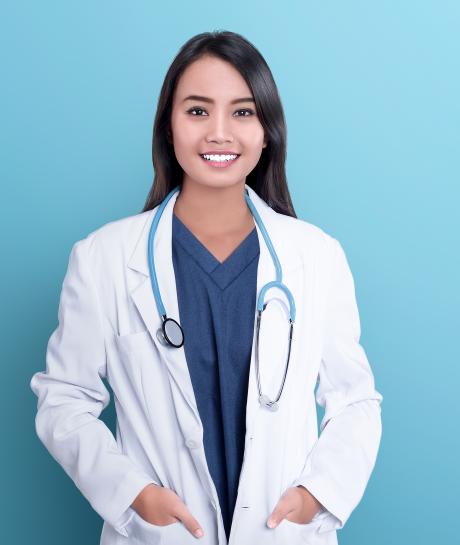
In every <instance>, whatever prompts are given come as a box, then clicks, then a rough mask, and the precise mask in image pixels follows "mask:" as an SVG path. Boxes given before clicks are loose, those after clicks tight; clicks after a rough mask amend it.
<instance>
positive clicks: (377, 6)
mask: <svg viewBox="0 0 460 545" xmlns="http://www.w3.org/2000/svg"><path fill="white" fill-rule="evenodd" d="M164 5H165V4H163V3H157V2H153V1H150V2H148V1H133V2H120V1H113V0H112V1H110V2H109V1H106V0H105V1H94V0H93V1H91V2H89V1H83V0H82V1H80V2H57V1H55V2H51V1H46V0H42V1H41V2H31V1H20V0H16V1H14V2H6V3H5V4H4V5H3V9H2V17H1V19H2V22H1V23H0V24H1V28H0V30H1V32H0V40H1V42H0V45H1V47H0V55H1V66H2V71H1V72H2V85H1V87H0V98H1V110H2V123H1V131H0V134H1V136H0V138H1V141H0V144H1V145H0V154H1V161H0V169H1V170H0V175H1V178H0V179H1V187H2V200H1V203H2V205H1V214H0V221H1V242H2V257H3V259H2V267H1V276H2V278H1V283H0V285H1V301H2V305H1V308H2V310H1V324H0V325H1V337H2V342H1V353H0V357H1V361H2V370H3V380H2V386H1V392H2V395H1V404H2V415H3V425H2V434H3V441H2V445H3V446H2V449H1V457H2V467H3V471H2V475H3V486H2V489H3V492H2V495H1V497H2V505H1V510H0V512H1V517H2V543H4V544H8V545H13V544H14V545H16V544H17V545H19V544H21V545H23V544H25V543H34V544H35V545H40V544H43V545H63V544H65V545H73V544H75V545H77V544H78V545H82V544H85V545H86V544H88V545H90V544H97V543H99V535H100V530H101V526H102V520H101V519H100V517H99V516H98V515H97V514H96V513H95V512H94V511H93V510H92V509H91V507H90V505H89V503H88V502H87V501H86V500H85V499H84V498H83V497H82V496H81V494H80V493H79V491H78V490H77V488H76V487H75V486H74V485H73V483H72V481H71V480H70V479H69V478H68V477H67V475H66V474H65V473H64V472H63V470H62V468H61V467H60V466H58V464H57V463H56V462H55V461H54V460H53V459H52V458H51V456H50V455H49V454H48V452H47V451H46V450H45V448H44V447H43V445H42V444H41V443H40V441H39V440H38V438H37V436H36V434H35V429H34V416H35V411H36V398H35V396H34V395H33V393H32V392H31V390H30V388H29V381H30V379H31V376H32V374H33V373H34V372H36V371H38V370H42V369H44V366H45V360H44V357H45V350H46V343H47V341H48V338H49V336H50V334H51V332H52V331H53V329H54V328H55V327H56V325H57V306H58V301H59V294H60V289H61V284H62V280H63V276H64V273H65V269H66V266H67V260H68V256H69V253H70V249H71V247H72V244H73V243H74V242H75V241H76V240H78V239H80V238H83V237H84V236H85V235H86V234H88V233H89V232H90V231H91V230H93V229H95V228H97V227H99V226H101V225H102V224H104V223H106V222H108V221H111V220H114V219H118V218H121V217H124V216H127V215H131V214H134V213H137V212H139V211H140V210H141V208H142V206H143V203H144V199H145V197H146V195H147V192H148V189H149V187H150V184H151V181H152V177H153V171H152V165H151V151H150V150H151V134H152V126H153V118H154V114H155V108H156V100H157V98H158V94H159V90H160V86H161V84H162V80H163V78H164V75H165V73H166V70H167V68H168V66H169V64H170V62H171V61H172V59H173V57H174V55H175V54H176V52H177V50H178V49H179V47H180V46H181V45H182V44H183V43H184V42H185V41H186V40H187V39H188V38H189V37H191V36H192V35H194V34H197V33H199V32H203V31H208V30H214V29H227V30H233V31H236V32H240V33H241V34H243V35H244V36H246V37H247V38H248V39H249V40H250V41H252V42H253V43H254V45H256V47H258V48H259V50H260V51H261V52H262V54H263V55H264V56H265V58H266V60H267V62H268V64H269V66H270V67H271V69H272V71H273V74H274V77H275V80H276V82H277V84H278V87H279V90H280V94H281V97H282V101H283V104H284V108H285V113H286V119H287V124H288V162H287V171H288V179H289V187H290V190H291V195H292V198H293V201H294V205H295V208H296V212H297V215H298V216H299V217H300V218H302V219H305V220H308V221H310V222H312V223H314V224H316V225H318V226H320V227H322V228H323V229H324V230H325V231H326V232H328V233H330V234H331V235H333V236H335V237H336V238H338V239H339V241H340V242H341V243H342V245H343V247H344V249H345V251H346V254H347V257H348V259H349V263H350V266H351V268H352V272H353V275H354V279H355V284H356V294H357V299H358V305H359V308H360V315H361V323H362V337H361V339H362V343H363V345H364V347H365V349H366V352H367V354H368V357H369V360H370V362H371V365H372V369H373V371H374V375H375V378H376V386H377V389H378V390H379V391H380V392H381V393H382V394H383V396H384V400H383V403H382V417H383V437H382V443H381V448H380V452H379V457H378V460H377V464H376V467H375V470H374V473H373V474H372V476H371V479H370V481H369V484H368V487H367V489H366V493H365V495H364V497H363V500H362V501H361V503H360V504H359V505H358V507H357V508H356V509H355V511H354V512H353V513H352V515H351V517H350V519H349V520H348V522H347V524H346V526H345V528H344V529H343V530H341V531H339V533H338V538H339V542H340V544H341V545H368V544H370V543H372V544H373V545H388V544H390V543H391V544H392V545H408V544H415V543H417V545H425V544H427V545H428V544H430V545H432V544H433V543H446V544H447V543H449V544H451V543H454V542H457V541H458V537H457V528H456V522H457V513H458V505H459V504H458V491H459V482H460V479H459V469H458V465H459V464H458V454H459V433H458V417H459V412H458V401H457V399H458V381H459V378H460V377H459V360H458V354H459V351H458V348H457V344H456V341H457V339H458V335H459V319H458V311H459V298H460V297H459V289H458V281H459V278H460V276H459V272H460V271H459V269H460V267H459V232H460V230H459V227H460V225H459V223H460V222H459V213H458V204H459V197H460V195H459V189H458V184H459V181H460V179H459V173H460V168H459V158H460V153H459V152H460V144H459V142H460V140H459V127H460V106H459V96H460V75H459V74H460V71H459V55H460V47H459V45H460V44H459V40H460V38H459V28H460V4H459V3H458V2H457V1H442V0H441V1H434V0H433V1H431V2H428V1H423V0H419V1H417V2H416V1H404V2H401V1H399V2H398V1H396V0H395V1H382V2H368V1H367V2H366V1H360V2H358V1H353V0H350V1H347V2H341V1H329V2H312V1H303V2H300V1H299V2H293V1H291V2H289V1H288V2H282V3H275V2H272V3H270V2H267V1H266V0H265V1H263V2H262V1H252V2H240V1H238V0H236V1H234V2H232V3H230V4H228V5H225V4H219V3H217V4H216V2H204V1H195V2H192V3H190V2H184V1H180V0H178V1H176V2H175V3H174V4H169V5H168V6H169V7H168V8H165V7H163V6H164ZM103 418H104V420H105V421H106V422H107V423H108V424H109V426H111V427H112V429H113V424H114V420H113V419H114V414H113V406H112V404H111V405H110V407H109V409H108V410H106V411H105V412H104V414H103Z"/></svg>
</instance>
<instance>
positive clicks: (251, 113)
mask: <svg viewBox="0 0 460 545" xmlns="http://www.w3.org/2000/svg"><path fill="white" fill-rule="evenodd" d="M236 111H237V112H246V113H247V114H248V115H245V114H243V115H238V116H237V117H250V116H251V115H254V110H251V108H243V109H241V110H236Z"/></svg>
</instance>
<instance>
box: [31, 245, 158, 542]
mask: <svg viewBox="0 0 460 545" xmlns="http://www.w3.org/2000/svg"><path fill="white" fill-rule="evenodd" d="M88 244H89V241H88V238H86V239H83V240H80V241H78V242H76V243H75V244H74V246H73V248H72V251H71V254H70V258H69V262H68V268H67V272H66V275H65V278H64V282H63V285H62V291H61V297H60V302H59V310H58V327H57V328H56V329H55V330H54V332H53V333H52V335H51V337H50V339H49V341H48V346H47V351H46V372H37V373H35V374H34V375H33V377H32V379H31V382H30V387H31V389H32V391H33V392H34V393H35V394H36V395H37V397H38V404H37V413H36V418H35V427H36V432H37V435H38V437H39V438H40V440H41V441H42V442H43V444H44V445H45V447H46V448H47V449H48V451H49V452H50V454H51V455H52V456H53V458H54V459H55V460H56V461H57V462H58V463H59V464H60V465H61V466H62V468H63V469H64V470H65V472H66V473H67V475H68V476H69V477H70V478H71V479H72V480H73V482H74V483H75V485H76V486H77V488H78V489H79V490H80V491H81V493H82V494H83V496H84V497H85V498H86V499H87V500H88V501H89V503H90V504H91V506H92V507H93V508H94V510H95V511H96V512H97V513H98V514H99V515H100V516H101V517H102V518H103V519H104V520H105V521H107V522H108V523H109V524H111V525H112V526H113V527H114V528H115V529H116V530H117V532H118V533H120V534H121V535H123V536H127V535H128V534H127V531H126V529H125V528H124V527H125V526H126V524H127V522H128V521H129V519H130V517H131V516H132V514H133V513H132V509H129V507H130V505H131V503H132V502H133V501H134V499H135V498H136V496H137V495H138V493H139V492H140V491H141V490H142V489H143V488H144V487H145V486H147V485H148V484H149V483H155V484H159V483H157V482H156V481H155V480H154V479H152V477H151V476H150V475H148V474H147V473H146V472H144V471H143V470H142V469H140V468H139V467H137V466H136V465H135V464H134V463H133V462H132V461H131V460H130V459H129V458H128V457H127V456H126V455H124V454H123V453H122V452H121V450H120V449H119V448H118V445H117V443H116V441H115V438H114V436H113V434H112V433H111V431H110V430H109V429H108V427H107V426H106V425H105V424H104V422H103V421H102V420H100V419H99V415H100V413H101V412H102V410H103V409H104V408H105V407H106V406H107V405H108V403H109V401H110V394H109V392H108V390H107V388H106V387H105V385H104V383H103V382H102V380H101V378H102V377H103V376H105V374H106V351H105V342H104V334H103V327H102V320H101V312H100V308H99V303H98V295H97V291H96V288H95V286H94V283H93V280H92V277H91V274H90V269H89V264H88V254H87V251H88V250H87V248H88Z"/></svg>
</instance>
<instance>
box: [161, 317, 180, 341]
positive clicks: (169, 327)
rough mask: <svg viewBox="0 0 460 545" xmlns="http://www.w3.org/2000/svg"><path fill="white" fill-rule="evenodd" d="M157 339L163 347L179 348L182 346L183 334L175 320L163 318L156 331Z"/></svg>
mask: <svg viewBox="0 0 460 545" xmlns="http://www.w3.org/2000/svg"><path fill="white" fill-rule="evenodd" d="M157 339H158V340H159V341H160V343H161V344H164V345H165V346H167V345H170V346H173V347H174V348H180V347H181V346H182V345H183V344H184V332H183V330H182V327H181V326H180V324H179V323H178V322H176V320H174V319H173V318H166V317H165V318H164V319H163V323H162V324H161V327H160V328H159V329H158V330H157Z"/></svg>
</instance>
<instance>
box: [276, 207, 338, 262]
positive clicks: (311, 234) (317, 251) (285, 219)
mask: <svg viewBox="0 0 460 545" xmlns="http://www.w3.org/2000/svg"><path fill="white" fill-rule="evenodd" d="M276 216H277V219H278V221H279V222H280V226H281V228H282V229H283V231H285V233H286V234H287V233H289V237H292V241H293V242H294V244H295V245H296V247H297V248H298V249H299V250H300V251H301V252H302V254H303V255H304V256H307V257H310V258H311V257H312V256H317V257H325V258H326V259H330V258H331V257H333V256H334V255H335V253H336V251H337V247H338V246H340V242H339V241H338V240H337V239H336V238H335V237H334V236H332V235H331V234H330V233H328V232H327V231H326V230H324V229H323V228H322V227H320V226H318V225H315V224H314V223H311V222H309V221H307V220H304V219H301V218H294V217H292V216H286V215H284V214H279V213H277V214H276Z"/></svg>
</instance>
